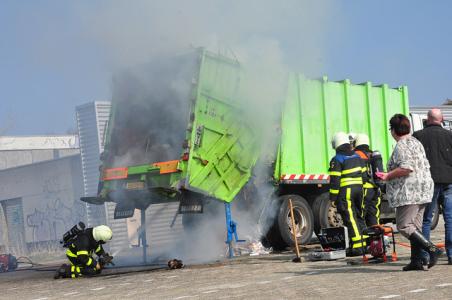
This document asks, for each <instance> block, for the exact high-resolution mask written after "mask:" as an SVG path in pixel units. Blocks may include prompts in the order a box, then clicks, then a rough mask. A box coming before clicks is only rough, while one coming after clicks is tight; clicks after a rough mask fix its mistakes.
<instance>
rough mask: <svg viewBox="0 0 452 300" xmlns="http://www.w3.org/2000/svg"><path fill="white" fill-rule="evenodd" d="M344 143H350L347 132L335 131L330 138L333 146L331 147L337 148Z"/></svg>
mask: <svg viewBox="0 0 452 300" xmlns="http://www.w3.org/2000/svg"><path fill="white" fill-rule="evenodd" d="M344 144H350V140H349V138H348V134H346V133H345V132H336V133H335V134H334V135H333V138H332V139H331V146H333V149H337V147H339V146H341V145H344Z"/></svg>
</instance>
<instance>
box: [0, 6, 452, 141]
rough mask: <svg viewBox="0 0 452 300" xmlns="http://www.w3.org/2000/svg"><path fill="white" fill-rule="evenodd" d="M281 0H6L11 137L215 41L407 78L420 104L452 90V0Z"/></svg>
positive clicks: (43, 130) (53, 125)
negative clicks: (172, 56) (116, 79)
mask: <svg viewBox="0 0 452 300" xmlns="http://www.w3.org/2000/svg"><path fill="white" fill-rule="evenodd" d="M272 2H274V1H268V3H267V1H256V0H254V1H202V0H199V1H197V0H196V1H187V3H188V4H185V3H184V1H171V0H168V1H138V0H137V1H119V0H118V1H116V0H111V1H101V0H98V1H88V0H86V1H56V0H55V1H46V0H39V1H19V0H16V1H10V0H3V1H1V2H0V135H2V134H7V135H16V134H17V135H28V134H29V135H33V134H60V133H65V132H66V131H67V130H69V129H73V128H75V127H76V125H75V107H76V106H77V105H80V104H83V103H86V102H89V101H93V100H108V99H109V98H110V97H111V95H110V89H111V76H112V74H113V73H114V72H115V71H116V70H118V69H120V68H123V67H127V66H129V65H134V64H137V63H141V62H145V61H146V60H148V59H150V58H151V57H152V56H153V55H155V54H157V53H158V52H159V51H160V52H165V51H166V52H167V51H170V50H175V49H178V48H183V47H188V46H189V45H190V44H193V45H196V46H209V45H208V44H212V43H213V42H212V41H214V43H215V44H216V45H223V46H224V45H227V47H231V48H233V49H236V48H241V47H248V46H249V45H250V42H249V41H250V40H265V41H271V42H270V43H267V44H271V45H276V48H277V50H276V51H273V50H272V51H269V53H271V54H272V55H273V54H275V53H277V55H280V57H281V60H282V61H283V62H284V63H285V64H287V65H288V66H290V67H291V68H293V69H298V70H302V71H303V72H305V73H307V74H308V75H310V76H320V75H322V74H327V75H328V77H329V78H330V79H331V80H340V79H344V78H349V79H351V80H352V82H355V83H359V82H363V81H371V82H373V83H375V84H380V83H388V84H389V85H390V86H393V87H395V86H399V85H402V84H403V85H408V88H409V95H410V103H411V104H412V105H413V104H416V105H432V106H434V105H439V104H441V103H442V102H443V101H444V100H445V99H446V98H452V85H451V83H452V75H451V70H452V63H451V59H450V56H451V49H452V39H451V37H452V26H451V25H450V16H451V11H452V2H450V1H385V0H383V1H352V0H350V1H339V0H338V1H333V0H331V1H292V0H288V1H281V3H280V4H274V3H272ZM272 49H273V48H272Z"/></svg>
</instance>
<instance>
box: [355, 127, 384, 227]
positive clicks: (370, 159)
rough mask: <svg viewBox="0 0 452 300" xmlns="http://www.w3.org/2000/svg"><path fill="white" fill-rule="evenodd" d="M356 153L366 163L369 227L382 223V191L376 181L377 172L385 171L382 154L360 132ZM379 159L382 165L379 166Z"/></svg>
mask: <svg viewBox="0 0 452 300" xmlns="http://www.w3.org/2000/svg"><path fill="white" fill-rule="evenodd" d="M355 153H356V154H358V155H359V157H361V159H362V160H363V161H364V162H365V164H366V171H367V176H366V181H365V182H364V185H363V188H364V189H363V192H364V220H365V222H366V225H367V227H370V226H373V225H379V224H380V206H381V191H380V188H379V187H378V185H377V183H376V180H375V178H376V176H375V173H376V172H383V164H382V162H381V155H380V153H379V152H378V151H372V150H370V147H369V137H368V136H367V135H366V134H363V133H360V134H358V135H357V136H356V139H355ZM378 160H379V161H380V166H377V163H378Z"/></svg>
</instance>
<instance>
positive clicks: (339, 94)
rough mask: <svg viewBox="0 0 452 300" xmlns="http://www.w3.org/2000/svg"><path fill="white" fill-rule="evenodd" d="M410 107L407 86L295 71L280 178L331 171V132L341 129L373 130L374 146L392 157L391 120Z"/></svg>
mask: <svg viewBox="0 0 452 300" xmlns="http://www.w3.org/2000/svg"><path fill="white" fill-rule="evenodd" d="M408 109H409V107H408V89H407V87H406V86H402V87H399V88H389V87H388V86H387V85H386V84H383V85H379V86H372V84H371V83H370V82H366V83H363V84H352V83H351V82H350V81H349V80H344V81H340V82H333V81H328V80H327V78H326V77H324V78H323V79H322V80H311V79H307V78H305V77H304V76H303V75H299V74H291V75H290V77H289V83H288V92H287V98H286V102H285V104H284V109H283V114H282V118H281V142H280V145H279V151H278V155H277V160H276V163H275V170H274V178H275V180H277V181H281V180H282V179H288V178H290V175H292V178H299V177H298V175H300V174H313V175H318V174H328V167H329V161H330V159H331V158H332V156H333V155H334V150H333V149H332V147H331V138H332V136H333V135H334V133H336V132H338V131H343V132H346V133H349V132H354V133H365V134H367V135H368V136H369V139H370V144H371V145H370V147H371V149H373V150H379V151H380V152H381V153H382V156H383V160H384V162H387V161H388V157H389V156H390V154H391V152H392V148H393V145H394V140H393V138H392V136H391V133H390V132H389V130H388V129H389V120H390V118H391V117H392V116H393V115H394V114H396V113H402V114H405V115H408ZM293 175H296V176H293Z"/></svg>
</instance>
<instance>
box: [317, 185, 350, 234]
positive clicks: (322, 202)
mask: <svg viewBox="0 0 452 300" xmlns="http://www.w3.org/2000/svg"><path fill="white" fill-rule="evenodd" d="M312 210H313V212H314V231H315V233H319V232H320V229H322V228H328V227H340V226H343V223H342V218H341V216H340V215H339V214H338V213H337V210H336V207H333V206H332V205H331V201H330V196H329V193H323V194H320V195H319V196H317V198H315V200H314V204H313V205H312Z"/></svg>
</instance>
